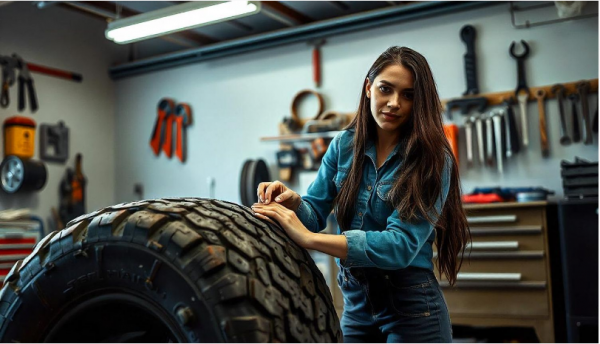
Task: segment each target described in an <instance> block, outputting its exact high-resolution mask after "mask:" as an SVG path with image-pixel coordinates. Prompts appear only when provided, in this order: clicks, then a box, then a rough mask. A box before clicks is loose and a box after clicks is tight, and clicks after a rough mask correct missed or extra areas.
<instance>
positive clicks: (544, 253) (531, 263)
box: [434, 201, 554, 343]
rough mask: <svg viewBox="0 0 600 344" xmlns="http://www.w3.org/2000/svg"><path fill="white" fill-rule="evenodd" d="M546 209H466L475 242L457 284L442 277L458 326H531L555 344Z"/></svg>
mask: <svg viewBox="0 0 600 344" xmlns="http://www.w3.org/2000/svg"><path fill="white" fill-rule="evenodd" d="M546 205H547V203H546V202H543V201H539V202H527V203H512V202H511V203H501V204H478V205H465V210H466V211H467V219H468V222H469V226H470V228H471V235H472V242H471V243H470V245H469V247H468V248H467V250H466V252H465V259H464V260H463V265H462V267H461V269H460V273H459V274H458V279H457V282H456V284H455V285H454V286H453V287H450V286H449V284H448V282H447V280H446V279H445V278H442V279H440V285H441V286H442V288H443V290H444V296H445V298H446V301H447V303H448V309H449V310H450V315H451V318H452V323H453V324H454V325H469V326H519V327H524V326H527V327H533V328H535V331H536V334H537V335H538V337H539V339H540V341H541V342H546V343H547V342H553V341H554V324H553V312H552V285H551V278H550V259H549V256H550V253H549V248H548V247H549V246H548V230H547V228H548V227H547V223H546ZM434 257H435V256H434ZM436 274H438V278H440V277H439V273H438V272H437V270H436Z"/></svg>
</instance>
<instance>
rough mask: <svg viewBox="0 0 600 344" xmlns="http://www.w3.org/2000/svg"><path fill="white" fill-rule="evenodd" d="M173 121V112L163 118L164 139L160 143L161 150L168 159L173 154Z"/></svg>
mask: <svg viewBox="0 0 600 344" xmlns="http://www.w3.org/2000/svg"><path fill="white" fill-rule="evenodd" d="M173 111H175V110H173ZM173 121H175V116H174V112H171V113H170V114H167V117H166V118H165V140H164V141H163V144H162V151H163V152H164V153H165V155H166V156H167V158H169V159H171V157H172V156H173Z"/></svg>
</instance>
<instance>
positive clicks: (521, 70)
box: [509, 40, 529, 147]
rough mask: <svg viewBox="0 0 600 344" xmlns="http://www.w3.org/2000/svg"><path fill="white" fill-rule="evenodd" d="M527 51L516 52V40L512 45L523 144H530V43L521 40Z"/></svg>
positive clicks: (525, 145) (511, 52)
mask: <svg viewBox="0 0 600 344" xmlns="http://www.w3.org/2000/svg"><path fill="white" fill-rule="evenodd" d="M521 44H523V48H524V49H525V51H524V52H523V53H522V54H521V55H517V54H515V52H514V50H515V42H512V44H511V45H510V49H509V52H510V55H511V56H512V57H513V58H514V59H516V60H517V78H518V83H517V89H516V90H515V96H516V97H517V100H518V101H519V108H520V109H521V133H522V135H523V146H524V147H527V146H528V145H529V131H528V130H527V100H528V99H529V87H527V80H526V78H525V59H526V58H527V56H528V55H529V45H528V44H527V42H525V41H524V40H521Z"/></svg>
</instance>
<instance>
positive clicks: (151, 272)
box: [0, 198, 342, 342]
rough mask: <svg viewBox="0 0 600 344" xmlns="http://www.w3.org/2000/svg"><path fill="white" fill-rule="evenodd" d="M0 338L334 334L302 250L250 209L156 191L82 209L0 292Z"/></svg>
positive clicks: (311, 338) (269, 338)
mask: <svg viewBox="0 0 600 344" xmlns="http://www.w3.org/2000/svg"><path fill="white" fill-rule="evenodd" d="M0 323H1V324H0V341H2V342H13V341H18V342H46V341H50V342H107V341H108V342H139V341H144V342H161V341H171V342H296V341H299V342H340V341H341V340H342V334H341V331H340V328H339V320H338V317H337V314H336V312H335V308H334V306H333V302H332V297H331V293H330V291H329V288H328V287H327V284H326V282H325V279H324V278H323V275H322V274H321V272H320V271H319V270H318V268H317V267H316V265H315V263H314V262H313V260H312V259H311V257H310V255H309V254H308V252H307V251H306V250H304V249H302V248H300V247H299V246H297V245H296V244H295V243H294V242H292V241H291V240H290V239H289V238H288V237H287V235H286V234H285V232H284V231H283V230H282V229H281V228H279V227H278V226H275V225H272V224H270V223H267V222H264V221H261V220H259V219H257V218H255V217H254V216H253V215H252V212H251V211H250V209H248V208H245V207H242V206H239V205H237V204H233V203H228V202H224V201H218V200H212V199H199V198H186V199H157V200H146V201H139V202H133V203H127V204H119V205H115V206H111V207H107V208H104V209H101V210H98V211H95V212H93V213H91V214H86V215H83V216H81V217H79V218H77V219H75V220H73V221H71V222H69V223H68V224H67V227H66V228H65V229H63V230H62V231H55V232H52V233H50V234H49V235H48V236H46V237H45V238H44V239H43V240H41V241H40V242H39V243H38V244H37V245H36V247H35V249H34V252H33V253H32V254H31V255H30V256H29V257H27V258H26V259H25V260H23V261H19V262H17V263H16V264H15V266H14V267H13V268H12V270H11V271H10V273H9V274H8V276H7V277H6V280H5V285H4V287H3V289H2V291H1V292H0Z"/></svg>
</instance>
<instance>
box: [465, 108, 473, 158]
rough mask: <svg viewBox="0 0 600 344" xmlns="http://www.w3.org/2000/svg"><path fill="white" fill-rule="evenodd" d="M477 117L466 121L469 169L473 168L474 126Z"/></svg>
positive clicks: (468, 118)
mask: <svg viewBox="0 0 600 344" xmlns="http://www.w3.org/2000/svg"><path fill="white" fill-rule="evenodd" d="M474 123H475V117H473V116H471V117H467V119H465V138H466V140H467V142H466V143H467V167H472V166H473V124H474Z"/></svg>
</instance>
